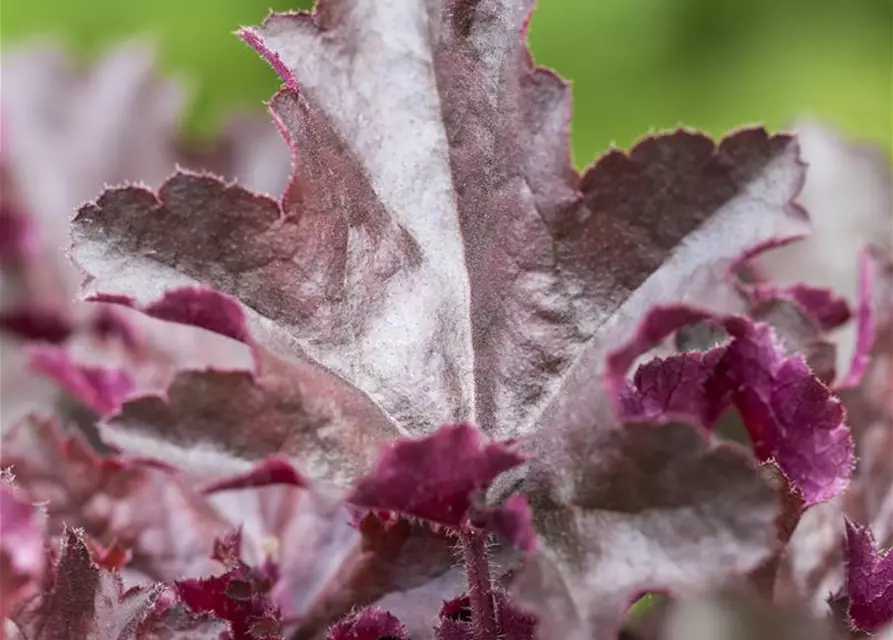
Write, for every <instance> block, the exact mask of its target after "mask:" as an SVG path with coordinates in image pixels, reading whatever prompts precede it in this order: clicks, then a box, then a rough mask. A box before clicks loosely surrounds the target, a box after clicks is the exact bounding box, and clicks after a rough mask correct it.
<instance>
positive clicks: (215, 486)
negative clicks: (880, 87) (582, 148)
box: [0, 0, 893, 640]
mask: <svg viewBox="0 0 893 640" xmlns="http://www.w3.org/2000/svg"><path fill="white" fill-rule="evenodd" d="M531 11H532V2H531V1H530V0H391V1H389V2H374V3H373V2H366V1H363V0H320V3H319V5H318V7H317V8H316V10H315V11H314V12H313V13H290V14H272V15H270V16H269V17H268V18H267V19H266V20H265V21H264V23H263V24H262V25H261V26H259V27H252V28H245V29H242V30H241V31H239V36H240V37H241V38H242V39H243V40H244V41H245V42H246V43H247V44H248V45H249V46H251V47H253V48H254V49H255V50H256V51H257V52H258V53H259V54H260V55H261V56H262V57H263V58H264V59H266V61H267V62H268V63H269V64H270V65H271V66H272V67H273V68H274V69H275V70H276V72H277V73H278V74H279V75H280V77H281V78H282V82H283V86H282V88H281V90H280V91H279V92H278V93H277V94H276V95H275V96H274V97H273V98H272V99H271V101H270V103H269V110H270V113H271V114H272V116H273V121H274V123H275V125H276V127H273V126H272V125H270V126H267V125H265V124H264V123H263V122H262V121H260V120H253V119H251V118H250V117H244V118H242V119H240V120H238V121H237V122H235V123H234V124H233V125H231V126H230V127H228V128H227V130H226V132H225V134H224V135H223V137H222V138H221V140H220V141H219V142H218V143H215V144H209V145H204V146H202V147H198V146H196V145H194V144H189V143H185V142H183V141H181V140H179V139H177V138H176V137H175V135H174V132H175V130H176V129H175V124H176V117H177V113H178V108H179V106H180V97H179V96H180V94H179V93H178V92H177V90H176V87H175V86H174V85H171V84H168V83H165V82H162V81H159V80H158V79H157V78H155V77H154V75H152V73H151V69H150V66H148V65H147V63H146V57H145V52H143V51H142V50H141V49H139V48H123V49H121V50H119V51H118V52H116V53H114V54H113V55H111V56H109V57H108V58H107V59H105V60H102V61H100V62H99V63H98V64H97V65H96V66H95V67H93V68H91V69H88V70H80V71H77V72H75V71H72V70H71V69H69V68H68V67H67V65H66V64H65V59H64V56H63V55H62V54H59V53H58V52H48V51H46V50H38V49H36V50H31V51H24V52H18V53H15V54H9V55H6V56H4V61H3V62H4V69H3V74H4V80H5V81H6V86H5V87H4V94H3V105H2V114H3V141H2V143H3V147H2V156H0V157H2V165H0V168H2V185H3V192H2V198H0V267H2V278H3V289H2V300H0V330H2V348H3V362H2V373H3V380H2V382H3V386H2V392H3V405H4V406H3V414H2V418H3V434H2V451H0V467H2V468H3V469H4V472H3V473H4V475H3V481H2V483H0V515H2V520H0V536H2V537H0V569H2V575H0V597H2V604H0V614H2V616H3V627H2V632H3V634H4V637H6V638H10V639H23V640H57V639H59V640H61V639H69V638H70V639H77V638H90V639H97V640H99V639H103V640H105V639H115V640H149V639H157V640H162V639H175V638H176V639H183V640H185V639H190V640H211V639H224V638H227V639H230V640H260V639H279V638H288V639H291V640H303V639H306V640H311V639H317V638H318V639H326V640H395V639H396V640H409V639H412V640H427V639H433V638H436V639H437V640H497V639H502V640H590V639H596V640H607V639H614V638H637V639H642V640H645V639H661V640H663V639H669V640H681V639H682V638H686V639H688V638H733V637H734V638H758V639H760V640H762V639H763V638H766V637H778V638H790V639H793V638H801V637H809V638H819V637H828V638H832V637H843V638H845V637H853V638H855V637H862V636H864V635H868V634H872V633H876V632H883V630H884V628H885V627H887V625H891V624H893V555H890V554H888V553H887V552H886V551H885V549H887V548H888V547H890V546H891V545H893V404H891V398H893V263H891V261H890V256H891V249H893V247H891V244H893V233H891V227H893V225H891V210H893V195H891V183H893V181H891V174H890V167H889V165H887V164H886V163H885V161H884V159H883V158H881V157H879V156H878V155H877V154H876V153H875V152H873V151H872V150H870V149H867V148H863V147H860V146H857V145H854V144H851V143H849V142H846V141H843V140H841V139H840V138H838V137H837V136H836V135H835V134H833V133H831V132H829V131H828V130H827V129H825V128H823V127H821V125H818V124H815V123H809V122H804V123H802V124H801V125H800V126H799V127H798V131H799V132H800V134H801V138H800V141H799V142H798V139H796V138H795V137H793V136H791V135H786V134H776V135H773V134H769V133H767V132H766V131H765V130H763V129H760V128H748V129H742V130H740V131H737V132H734V133H731V134H729V135H728V136H726V137H724V138H723V139H721V140H719V141H717V142H714V141H713V140H711V139H710V138H709V137H707V136H705V135H703V134H700V133H696V132H693V131H689V130H686V129H680V130H677V131H673V132H669V133H662V134H658V135H653V136H649V137H646V138H644V139H642V140H641V141H639V142H638V143H637V144H635V146H633V148H632V149H630V150H629V151H619V150H612V151H609V152H608V153H606V154H605V155H604V156H602V157H601V158H600V159H599V160H598V161H597V162H595V164H593V165H592V166H591V167H589V168H588V169H586V170H585V171H583V172H582V173H578V172H577V171H575V170H574V169H573V167H572V164H571V160H570V154H569V146H568V121H569V116H570V91H569V88H568V86H567V85H566V84H565V83H564V82H563V81H562V80H561V79H559V78H558V77H557V76H556V75H555V74H554V73H552V72H551V71H549V70H547V69H543V68H540V67H536V66H534V65H533V63H532V60H531V57H530V53H529V51H528V49H527V46H526V43H525V36H524V33H525V29H526V27H527V23H528V20H529V18H530V15H531ZM282 139H284V140H285V142H286V143H287V146H286V145H283V144H282V143H281V140H282ZM289 151H290V155H291V162H290V163H289V160H288V155H289ZM159 182H160V185H159V186H157V188H154V186H155V185H158V183H159ZM140 183H143V184H140ZM145 183H148V184H149V185H151V186H145ZM106 184H117V185H119V186H114V187H110V188H109V187H105V185H106ZM246 185H248V186H246ZM249 187H253V188H254V189H255V190H254V191H252V190H250V189H249ZM103 189H104V190H103ZM280 191H281V194H280ZM85 199H88V201H87V203H86V204H84V200H85ZM75 212H76V213H75ZM70 214H73V217H71V215H70ZM811 231H812V235H811V236H810V235H808V234H810V232H811ZM66 235H68V236H69V237H70V241H67V240H63V239H64V237H65V236H66ZM63 242H64V243H65V244H68V245H69V250H68V254H67V257H66V256H65V255H63V253H62V252H61V251H60V250H59V247H60V246H61V245H62V244H63ZM870 243H871V244H870ZM832 285H833V288H829V287H830V286H832ZM77 286H79V287H80V293H79V294H76V293H75V291H74V290H75V288H76V287H77ZM841 287H842V288H841ZM645 593H658V594H661V597H662V600H661V604H660V606H655V607H654V608H652V609H651V610H650V612H647V613H639V614H638V615H637V616H635V617H634V618H630V617H628V616H626V615H625V614H626V612H627V610H628V609H629V606H630V605H631V604H632V603H633V602H634V601H635V600H636V599H637V598H639V597H640V596H641V595H643V594H645ZM887 629H888V631H887V632H888V633H893V629H891V628H889V627H887ZM767 633H771V634H773V635H771V636H767ZM804 633H806V635H803V634H804Z"/></svg>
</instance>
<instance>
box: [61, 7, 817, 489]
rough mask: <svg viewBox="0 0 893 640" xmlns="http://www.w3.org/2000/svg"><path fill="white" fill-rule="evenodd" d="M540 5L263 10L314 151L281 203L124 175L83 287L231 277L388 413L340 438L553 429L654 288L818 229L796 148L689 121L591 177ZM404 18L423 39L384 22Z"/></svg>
mask: <svg viewBox="0 0 893 640" xmlns="http://www.w3.org/2000/svg"><path fill="white" fill-rule="evenodd" d="M529 5H530V3H521V4H518V5H511V4H508V3H500V2H493V1H491V2H483V3H475V4H468V5H464V4H463V5H461V10H459V9H456V10H454V9H453V8H451V7H450V6H447V5H443V6H442V7H441V6H440V5H438V6H437V7H435V6H433V5H432V6H430V7H429V6H427V5H421V4H418V3H415V2H409V1H408V0H404V1H403V2H400V3H397V4H394V5H388V6H387V7H384V6H378V5H376V8H374V9H369V8H362V7H360V5H353V4H350V3H345V2H340V1H334V0H333V1H329V2H323V3H322V4H321V6H320V7H319V8H318V10H317V11H316V13H314V14H312V15H311V14H288V15H278V16H277V15H274V16H271V17H270V18H269V19H268V20H267V21H266V22H265V24H264V25H263V26H261V27H258V28H255V29H250V30H246V31H244V32H243V37H245V38H246V39H247V40H248V41H249V42H250V43H251V44H252V45H253V46H255V47H257V48H258V49H260V50H261V53H263V54H264V55H265V56H266V57H267V58H268V59H269V60H271V61H273V62H274V66H276V68H277V69H278V70H279V71H280V72H281V73H282V74H283V76H284V80H285V81H286V83H287V85H288V88H287V89H286V90H284V91H282V92H280V93H279V94H278V95H277V96H276V97H275V98H274V99H273V101H272V103H271V109H272V111H273V114H274V116H275V118H276V120H277V122H278V123H279V124H280V126H281V128H282V130H283V132H284V134H285V135H286V136H287V138H288V141H289V143H290V144H291V145H292V147H293V150H294V154H295V156H294V159H295V171H294V175H293V176H292V180H291V183H290V185H289V187H288V189H286V191H285V193H284V194H283V196H282V198H281V200H279V201H275V200H272V199H270V198H266V197H261V196H256V195H253V194H250V193H248V192H247V191H245V190H243V189H241V188H239V187H236V186H232V185H228V184H224V183H222V182H220V181H218V180H215V179H213V178H210V177H207V176H201V175H195V174H191V173H179V174H177V175H175V176H174V177H172V178H171V179H170V180H169V181H167V182H166V183H165V184H164V185H162V187H161V188H160V189H159V191H158V193H157V195H156V194H153V193H151V192H149V191H147V190H145V189H141V188H136V187H125V188H119V189H112V190H109V191H107V192H106V193H105V194H104V195H103V196H101V197H100V198H99V199H98V200H97V201H96V202H95V203H93V204H90V205H87V206H85V207H83V208H82V209H81V211H80V212H79V214H78V216H77V220H76V222H75V231H74V245H73V254H74V257H75V258H76V259H77V260H78V261H79V263H80V264H81V266H83V267H84V268H85V269H86V270H87V271H88V272H89V273H90V274H91V276H92V277H93V279H92V280H91V281H90V282H89V284H88V287H89V290H90V291H91V292H96V291H101V292H106V293H114V294H125V295H129V296H132V297H134V298H135V299H137V300H138V301H139V302H140V303H145V302H147V301H148V300H149V299H151V297H153V296H157V295H158V294H159V293H160V290H161V289H162V288H164V287H174V286H183V284H185V283H190V282H191V283H201V284H203V285H204V284H209V285H211V286H214V287H215V288H217V289H219V290H220V291H222V292H224V293H227V294H229V295H232V296H234V297H236V298H238V299H239V300H240V302H242V303H243V304H244V306H245V309H246V312H247V315H248V320H249V324H250V325H251V327H252V331H253V333H254V334H255V336H256V339H257V341H258V342H259V343H260V344H262V345H264V346H265V347H267V348H268V349H269V350H270V351H271V352H273V353H274V354H275V355H276V356H278V357H280V358H282V359H283V360H288V361H289V363H290V364H291V370H290V371H289V373H288V377H289V378H290V379H293V380H296V381H301V380H303V379H306V378H307V377H312V376H314V375H319V372H320V371H325V372H326V373H328V374H330V375H331V379H330V380H329V381H327V384H326V385H325V388H320V389H319V391H320V392H323V393H320V397H328V396H330V394H333V393H336V392H337V393H341V394H343V395H352V396H354V397H358V398H359V397H365V398H368V402H369V403H370V405H373V406H375V407H377V408H379V409H380V411H381V415H380V416H379V417H378V419H377V420H374V421H369V422H372V423H375V424H376V425H381V426H382V427H386V429H385V430H384V431H383V432H382V433H381V434H379V433H375V435H374V436H373V435H371V434H368V432H369V430H372V431H373V432H374V431H375V429H376V428H377V426H376V427H372V428H370V427H366V428H364V427H363V425H361V424H355V425H353V428H350V429H347V428H346V429H344V432H343V433H342V434H339V437H337V438H336V437H333V438H332V439H331V440H330V441H329V442H327V443H326V444H327V446H328V449H327V451H326V454H327V455H330V456H336V457H337V454H336V453H335V450H336V449H339V448H340V449H347V450H350V455H354V454H355V448H356V447H355V443H354V442H353V438H355V437H358V436H356V434H361V433H364V432H365V433H366V434H368V435H366V437H365V440H366V441H367V442H368V443H370V444H371V443H374V449H376V450H377V449H378V447H379V446H380V445H381V444H383V443H384V442H385V441H387V440H388V439H390V438H393V437H395V436H398V435H401V436H422V435H425V434H427V433H430V431H431V430H432V428H433V427H434V426H435V425H439V424H443V423H444V422H465V421H473V422H474V423H475V424H476V425H478V426H479V427H480V428H481V429H482V430H483V431H484V432H485V433H486V434H487V435H488V436H490V437H493V438H500V439H504V438H506V437H513V436H517V435H520V434H526V433H532V432H534V431H538V430H544V429H548V428H551V427H553V425H551V424H550V423H549V415H551V412H550V411H549V406H550V404H551V403H553V401H555V400H556V398H558V397H560V396H571V397H576V396H577V395H582V393H583V390H584V389H587V388H591V385H592V383H593V381H595V380H596V379H597V376H598V371H599V369H600V368H601V361H602V359H603V357H604V355H605V352H606V350H607V349H608V348H609V345H612V344H616V342H617V341H618V340H620V339H623V337H625V336H626V335H628V332H629V331H630V330H631V329H632V327H634V326H635V325H636V324H637V322H638V320H639V319H640V318H641V316H642V314H643V313H644V312H645V311H646V310H647V309H648V308H650V306H651V305H653V304H654V303H656V302H660V301H664V302H669V301H675V300H679V299H680V298H688V297H692V296H694V297H705V298H707V299H706V300H705V304H711V305H715V306H716V307H717V308H721V309H728V308H729V307H734V308H737V307H738V306H740V304H741V302H740V300H739V298H738V295H737V293H736V292H735V290H734V287H733V286H731V285H730V284H729V283H728V281H727V280H728V270H729V269H730V268H731V267H732V265H733V264H735V263H736V261H737V260H738V259H739V258H740V256H741V255H742V254H743V253H749V252H752V251H755V250H757V249H759V248H761V247H765V246H768V245H771V244H773V243H776V242H782V241H784V240H785V239H789V238H792V237H796V236H798V235H800V234H802V233H805V231H806V230H807V223H806V218H805V215H804V214H803V212H802V211H801V210H800V209H799V208H798V207H797V206H796V205H794V204H793V203H792V198H793V197H794V196H795V195H796V194H797V192H798V190H799V188H800V183H801V181H802V176H803V167H802V165H801V164H800V163H799V161H798V160H797V148H796V145H795V144H794V143H793V141H792V140H791V139H790V138H789V137H786V136H775V137H770V136H769V135H768V134H766V132H765V131H762V130H746V131H741V132H739V133H736V134H734V135H732V136H730V137H728V138H727V139H725V140H723V141H722V142H720V143H719V144H714V143H713V142H712V141H710V140H709V139H708V138H706V137H705V136H702V135H699V134H695V133H691V132H687V131H678V132H674V133H670V134H665V135H661V136H657V137H653V138H648V139H645V140H643V141H641V142H640V143H639V144H638V145H637V146H636V147H635V148H634V149H633V150H632V151H630V152H629V153H628V154H626V153H622V152H619V151H615V152H611V153H610V154H608V155H607V156H606V157H604V158H603V159H601V160H600V161H599V162H598V163H597V164H596V165H595V166H594V167H593V168H591V169H590V170H588V171H587V172H586V173H585V174H584V175H582V176H581V175H578V174H576V172H574V171H573V169H572V167H571V165H570V161H569V157H568V145H567V137H566V132H567V121H568V109H569V91H568V89H567V87H566V85H565V84H564V83H563V82H561V81H560V80H559V79H558V78H557V77H556V76H555V75H554V74H552V73H551V72H548V71H546V70H544V69H538V68H534V67H532V65H531V61H530V56H529V53H528V51H527V47H526V45H525V42H524V38H523V32H524V27H525V25H526V23H527V18H528V15H529V11H530V6H529ZM457 6H458V5H457ZM494 16H498V18H494ZM397 24H399V25H400V27H399V30H400V33H401V34H402V35H401V38H407V39H408V40H407V42H410V41H411V42H413V43H414V44H413V45H412V47H416V48H417V49H418V51H423V52H424V55H421V56H419V55H415V54H413V55H408V53H407V52H408V50H409V49H407V47H406V46H404V45H403V44H401V45H398V44H397V43H396V42H391V41H390V40H389V39H388V38H384V39H382V38H381V37H380V36H381V33H382V30H388V29H389V28H390V26H389V25H391V26H393V25H397ZM339 25H340V26H339ZM323 32H324V35H322V33H323ZM373 42H375V43H379V44H380V43H382V42H383V43H385V44H383V45H381V46H383V47H384V48H383V49H382V48H380V46H379V44H373ZM401 42H402V41H401ZM481 43H487V45H486V50H487V51H488V52H489V53H485V52H484V50H482V49H481V47H482V46H483V45H482V44H481ZM412 47H411V48H412ZM347 51H350V52H352V53H351V54H350V55H349V56H346V57H345V52H347ZM383 60H389V61H392V63H391V62H388V63H387V64H383V63H382V61H383ZM370 68H375V69H376V70H377V72H376V73H375V74H368V73H367V70H368V69H370ZM358 73H362V74H363V75H364V77H365V78H366V81H364V83H363V85H362V87H360V86H358V85H357V84H356V82H354V81H353V79H352V78H354V77H355V75H356V74H358ZM298 87H300V88H299V89H298ZM485 88H489V89H486V90H485ZM401 96H404V97H405V96H413V98H412V99H411V100H406V99H404V98H402V97H401ZM442 96H449V99H447V100H441V97H442ZM497 105H498V106H497ZM359 123H363V124H362V125H360V124H359ZM410 141H411V142H412V144H408V142H410ZM171 228H177V229H178V230H179V231H180V233H176V234H173V233H170V229H171ZM122 262H123V263H126V264H127V265H128V268H127V269H126V270H122V269H121V268H120V265H121V264H122ZM150 283H151V284H150ZM348 390H349V391H348ZM333 404H334V403H333ZM358 422H362V421H358ZM147 431H148V430H147ZM256 431H257V430H256ZM166 434H167V435H170V432H169V431H168V432H166ZM260 440H263V438H260ZM204 441H205V444H207V445H208V446H213V447H215V448H222V449H224V450H227V451H228V452H229V453H233V454H235V455H238V456H241V455H244V453H245V452H244V451H236V450H234V446H233V443H232V442H231V441H230V442H223V443H221V442H218V441H216V439H215V437H214V434H207V435H206V436H204ZM179 444H180V446H183V447H186V448H189V447H195V446H197V443H196V441H195V440H194V439H191V440H187V441H186V442H180V443H179ZM289 453H294V452H289ZM343 457H345V458H346V457H348V455H347V454H344V455H343ZM337 466H338V465H334V464H333V465H331V466H330V468H328V469H324V470H321V471H323V472H325V473H329V474H331V473H334V472H335V471H336V467H337ZM302 468H305V469H307V471H308V474H310V475H311V477H313V479H314V480H319V479H324V478H323V477H320V476H317V474H316V471H315V470H314V469H312V468H311V467H309V466H306V465H304V466H303V467H302ZM365 471H368V468H363V465H355V466H354V467H353V468H351V469H348V470H347V472H348V475H352V476H353V477H356V476H357V475H358V474H360V473H363V472H365Z"/></svg>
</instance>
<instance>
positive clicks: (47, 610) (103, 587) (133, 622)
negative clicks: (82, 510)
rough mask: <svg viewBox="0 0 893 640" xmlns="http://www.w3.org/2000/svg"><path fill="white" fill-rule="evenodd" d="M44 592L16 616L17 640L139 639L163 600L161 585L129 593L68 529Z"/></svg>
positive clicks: (77, 532)
mask: <svg viewBox="0 0 893 640" xmlns="http://www.w3.org/2000/svg"><path fill="white" fill-rule="evenodd" d="M43 588H44V591H43V592H42V593H41V594H40V595H39V596H37V597H36V598H35V599H34V600H32V601H30V602H28V603H27V604H26V605H25V606H23V607H22V608H21V609H19V610H18V611H16V612H15V613H13V615H12V617H11V619H12V622H13V623H14V625H15V630H14V632H13V634H12V636H13V638H14V639H15V640H19V639H20V640H56V639H57V638H114V639H115V640H129V639H135V638H137V637H138V636H137V635H136V634H137V629H138V627H139V625H140V624H141V623H142V622H143V621H144V620H145V619H146V618H147V617H148V616H149V614H150V613H151V611H152V607H153V606H154V605H155V603H156V601H157V600H158V598H159V597H160V596H161V592H162V589H161V585H155V586H148V587H140V586H138V587H132V588H130V589H125V588H124V586H123V584H122V582H121V577H120V575H119V574H118V573H117V572H112V571H106V570H104V569H101V568H100V567H98V566H97V565H96V564H95V563H94V562H93V559H92V557H91V555H90V550H89V548H88V547H87V543H86V542H85V540H84V537H83V533H82V532H79V531H76V530H72V529H66V530H65V531H64V532H63V533H62V547H61V550H60V551H59V558H58V561H57V563H56V565H55V566H54V567H53V574H52V575H50V576H47V578H46V579H45V580H44V587H43Z"/></svg>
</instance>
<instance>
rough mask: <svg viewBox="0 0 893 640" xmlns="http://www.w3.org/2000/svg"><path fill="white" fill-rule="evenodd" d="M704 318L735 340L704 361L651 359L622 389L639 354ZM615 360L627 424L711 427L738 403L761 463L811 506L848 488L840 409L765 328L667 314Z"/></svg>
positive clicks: (848, 459) (677, 311) (693, 356)
mask: <svg viewBox="0 0 893 640" xmlns="http://www.w3.org/2000/svg"><path fill="white" fill-rule="evenodd" d="M705 320H706V321H710V322H714V323H716V324H718V325H719V326H722V327H723V328H724V329H725V330H726V331H727V332H728V333H729V335H730V336H731V341H730V342H729V343H728V344H726V345H723V346H720V347H716V348H714V349H712V350H711V351H708V352H706V353H698V352H686V353H684V354H681V355H677V356H673V357H671V358H668V359H665V360H658V361H653V362H651V363H648V364H646V365H644V366H643V367H641V368H640V370H639V371H637V372H636V375H635V378H634V380H633V384H632V385H628V383H625V381H624V380H623V378H622V376H623V374H624V372H625V371H626V369H627V368H628V366H629V364H630V363H631V362H632V361H633V360H634V359H635V358H636V357H637V356H638V355H640V354H641V353H643V352H644V351H646V350H647V349H648V348H650V347H652V346H654V345H655V344H657V343H658V342H659V341H660V340H662V339H663V338H664V337H666V336H668V335H670V334H672V332H673V331H675V330H676V329H678V328H680V327H682V326H685V325H688V324H692V323H695V322H700V321H705ZM610 362H611V371H610V373H609V378H608V384H609V385H610V386H611V387H612V388H613V389H615V392H616V393H617V394H618V404H619V409H620V411H621V414H622V415H623V416H624V417H625V419H628V420H649V419H673V418H674V417H676V418H684V419H695V420H698V421H699V422H700V423H701V424H703V425H704V426H706V427H708V428H709V427H713V426H714V425H715V423H716V420H717V419H718V418H719V416H720V413H721V412H722V411H723V410H724V409H725V408H726V407H727V406H729V405H731V404H734V406H736V407H737V408H738V410H739V412H740V413H741V416H742V418H743V420H744V425H745V426H746V427H747V430H748V432H749V433H750V437H751V441H752V443H753V447H754V452H755V454H756V455H757V457H758V458H759V459H760V460H763V461H766V460H774V461H775V462H776V463H777V464H778V466H779V467H780V469H781V470H782V471H783V472H784V473H785V474H786V475H787V477H788V478H789V479H790V481H791V482H792V484H793V485H794V486H795V487H796V488H797V489H798V490H799V491H800V492H801V494H802V495H803V498H804V500H805V501H806V503H807V505H809V504H815V503H817V502H823V501H825V500H828V499H830V498H832V497H833V496H835V495H837V494H839V493H840V492H842V491H843V490H844V489H845V488H846V486H847V483H848V479H849V477H850V474H851V472H852V468H853V464H854V461H853V443H852V439H851V437H850V432H849V429H848V428H847V427H846V425H844V424H843V408H842V406H841V404H840V402H839V401H838V400H837V399H835V398H834V397H833V396H832V395H831V391H830V390H829V389H828V388H827V387H826V386H825V385H823V384H822V383H821V381H819V380H818V379H817V378H816V377H815V376H814V375H813V374H812V372H811V371H810V370H809V368H808V367H807V366H806V364H805V363H804V361H803V359H802V358H801V357H798V356H792V357H784V356H783V355H782V352H781V348H780V346H779V344H778V342H777V340H776V338H775V336H774V334H773V333H772V330H771V329H770V328H769V327H768V326H767V325H764V324H754V323H752V322H751V321H749V320H747V319H745V318H742V317H737V316H733V317H726V318H723V317H715V316H712V315H711V314H708V313H704V312H700V311H697V310H695V309H690V308H687V307H663V308H659V309H655V310H654V311H653V312H652V313H651V314H650V315H649V316H648V317H647V318H646V320H645V322H644V323H643V325H642V327H640V329H639V332H638V334H637V335H636V337H635V338H634V339H633V340H631V341H630V342H629V343H628V344H627V345H625V346H622V347H621V348H619V349H618V350H617V351H615V352H614V353H613V354H612V355H611V356H610Z"/></svg>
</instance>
